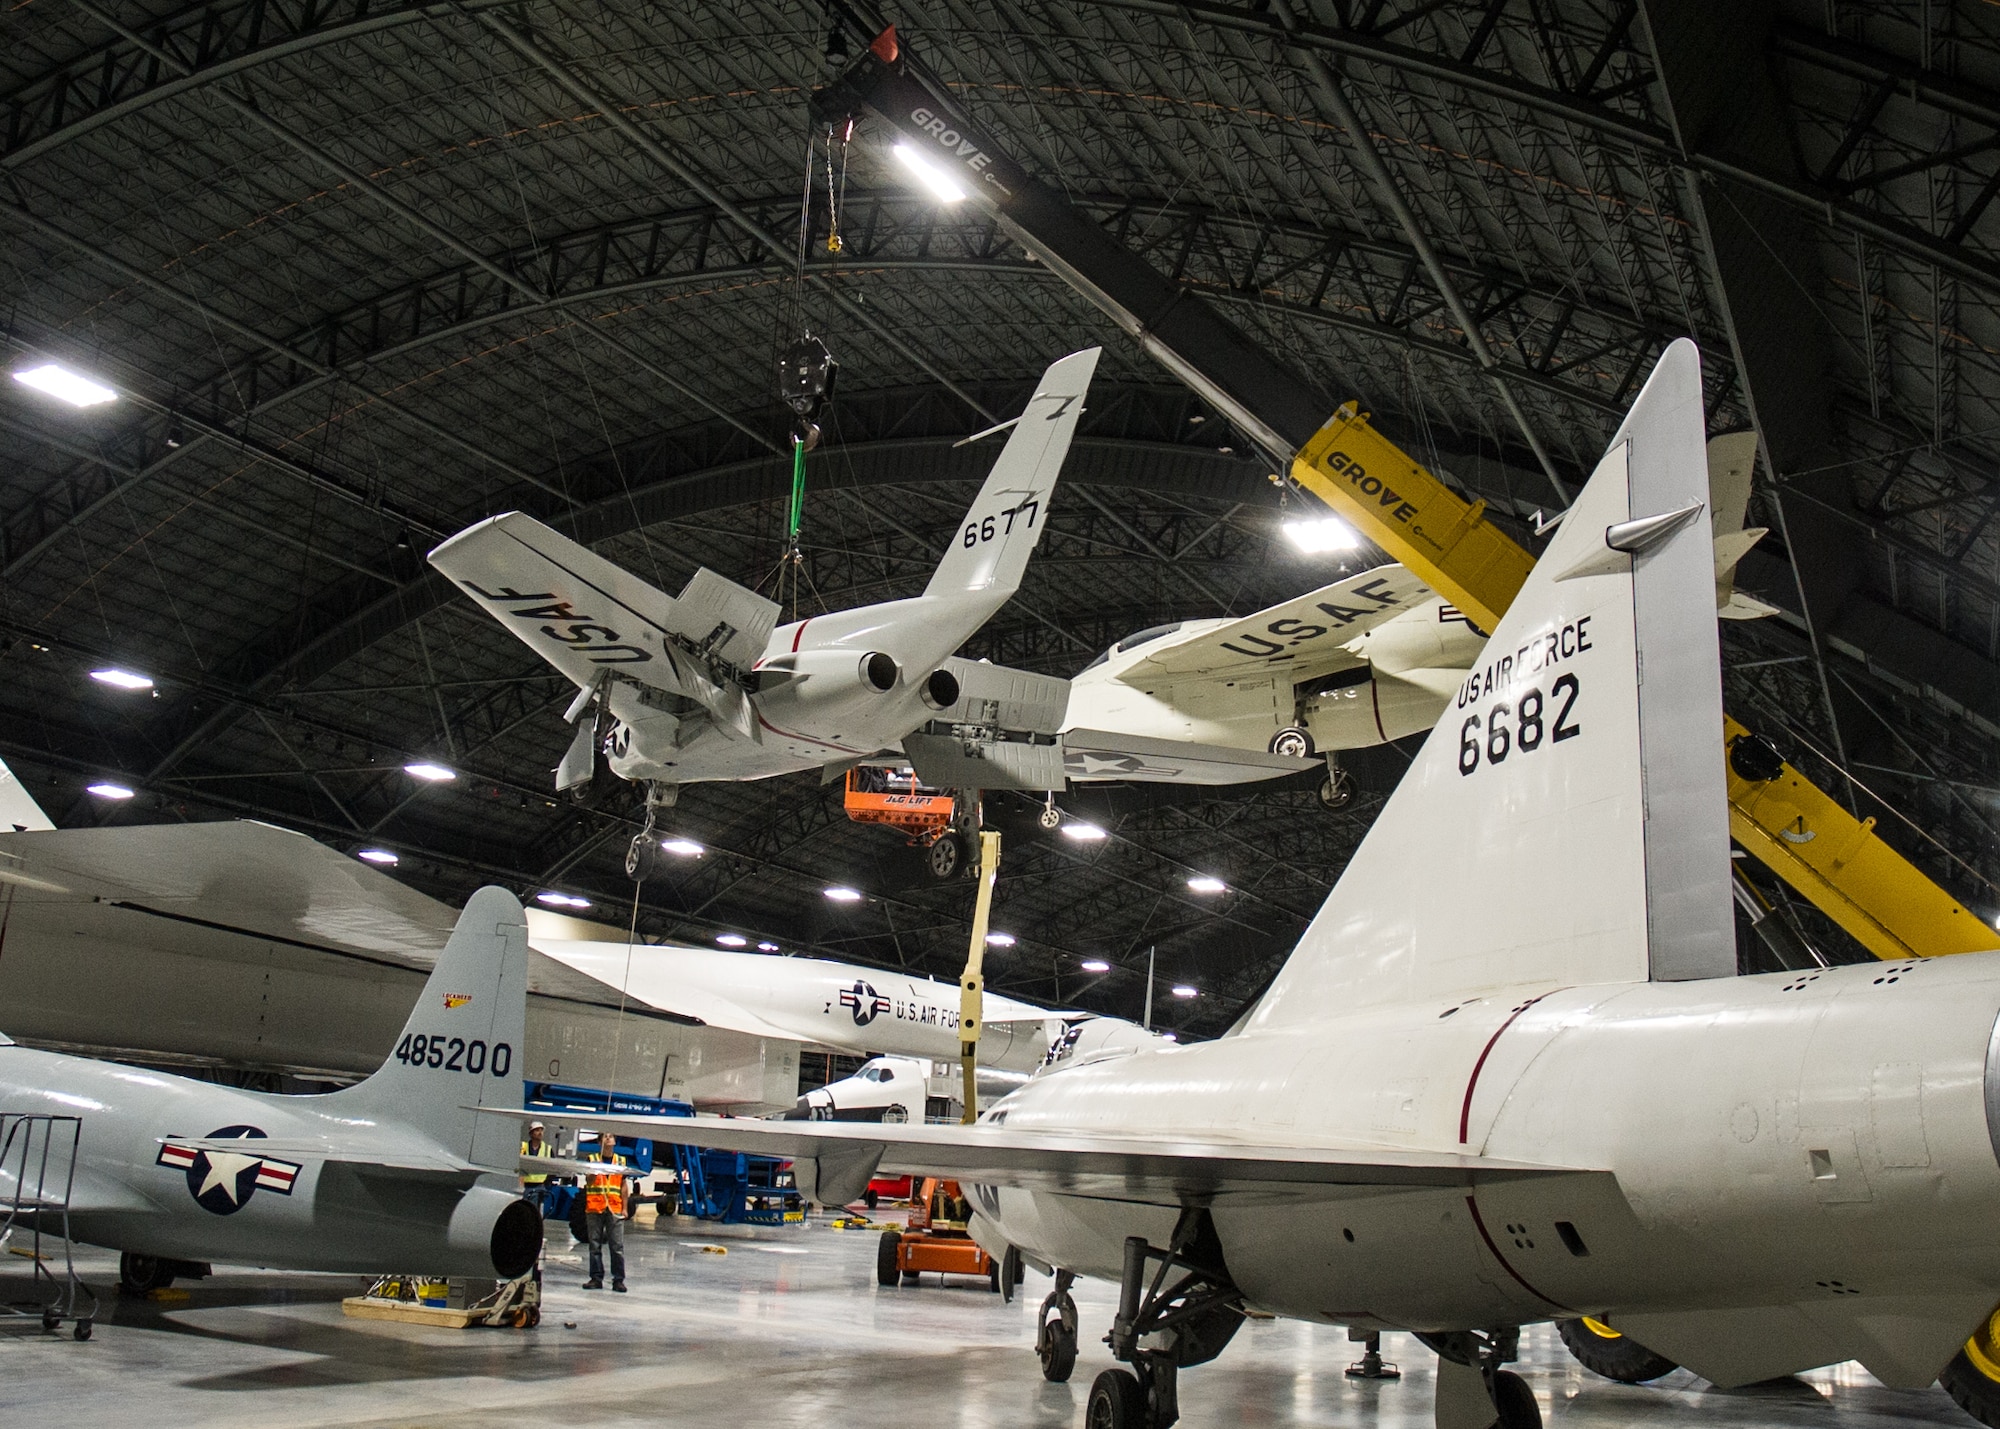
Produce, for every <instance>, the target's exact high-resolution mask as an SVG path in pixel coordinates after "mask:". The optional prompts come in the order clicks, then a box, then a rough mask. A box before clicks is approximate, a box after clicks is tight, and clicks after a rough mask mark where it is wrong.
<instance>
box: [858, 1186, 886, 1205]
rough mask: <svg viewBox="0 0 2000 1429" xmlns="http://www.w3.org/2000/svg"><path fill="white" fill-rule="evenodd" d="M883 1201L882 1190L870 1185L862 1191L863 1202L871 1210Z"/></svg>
mask: <svg viewBox="0 0 2000 1429" xmlns="http://www.w3.org/2000/svg"><path fill="white" fill-rule="evenodd" d="M881 1203H882V1194H881V1192H879V1191H877V1190H876V1189H875V1188H874V1187H873V1186H870V1187H869V1188H868V1189H867V1190H865V1191H863V1192H862V1193H861V1204H862V1205H864V1206H866V1207H867V1208H868V1209H869V1210H871V1211H872V1210H874V1209H875V1208H876V1207H877V1206H879V1205H880V1204H881Z"/></svg>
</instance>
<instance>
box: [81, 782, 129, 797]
mask: <svg viewBox="0 0 2000 1429" xmlns="http://www.w3.org/2000/svg"><path fill="white" fill-rule="evenodd" d="M85 792H86V793H91V794H95V795H96V796H97V797H98V798H100V799H129V798H131V797H132V791H131V790H130V789H127V788H126V787H125V786H124V785H123V784H113V783H112V782H111V781H110V780H108V779H107V780H103V781H101V782H99V783H96V784H92V785H91V786H89V788H88V789H87V790H86V791H85Z"/></svg>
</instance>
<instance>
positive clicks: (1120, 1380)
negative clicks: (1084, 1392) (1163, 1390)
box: [1083, 1369, 1148, 1429]
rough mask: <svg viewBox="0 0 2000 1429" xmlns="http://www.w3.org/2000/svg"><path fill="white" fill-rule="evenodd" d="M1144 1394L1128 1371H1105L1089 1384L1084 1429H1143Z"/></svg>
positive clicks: (1144, 1422)
mask: <svg viewBox="0 0 2000 1429" xmlns="http://www.w3.org/2000/svg"><path fill="white" fill-rule="evenodd" d="M1147 1417H1148V1416H1147V1414H1146V1391H1145V1390H1144V1389H1143V1388H1141V1387H1140V1384H1139V1376H1138V1375H1136V1374H1134V1373H1132V1371H1131V1370H1129V1369H1108V1370H1106V1371H1104V1373H1102V1374H1100V1375H1099V1376H1098V1377H1097V1378H1096V1379H1094V1380H1092V1381H1091V1385H1090V1398H1089V1399H1088V1400H1087V1401H1085V1403H1084V1407H1083V1425H1084V1429H1147V1424H1146V1419H1147Z"/></svg>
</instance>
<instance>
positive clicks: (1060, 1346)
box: [1008, 1247, 1077, 1384]
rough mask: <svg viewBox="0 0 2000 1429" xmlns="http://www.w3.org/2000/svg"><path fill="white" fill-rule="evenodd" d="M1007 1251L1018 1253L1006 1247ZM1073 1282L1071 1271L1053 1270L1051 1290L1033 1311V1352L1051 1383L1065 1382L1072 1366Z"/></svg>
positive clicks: (1073, 1337)
mask: <svg viewBox="0 0 2000 1429" xmlns="http://www.w3.org/2000/svg"><path fill="white" fill-rule="evenodd" d="M1008 1253H1009V1254H1012V1255H1018V1254H1019V1253H1020V1252H1018V1251H1015V1250H1013V1249H1012V1248H1011V1247H1010V1248H1009V1252H1008ZM1075 1283H1076V1274H1075V1272H1073V1271H1068V1270H1057V1271H1056V1285H1055V1289H1053V1290H1051V1291H1050V1292H1049V1293H1048V1298H1047V1299H1045V1300H1043V1301H1042V1308H1041V1309H1039V1310H1037V1311H1036V1312H1035V1355H1036V1357H1037V1358H1038V1359H1040V1360H1041V1362H1042V1378H1043V1379H1045V1380H1047V1381H1049V1383H1051V1384H1066V1383H1068V1382H1069V1377H1070V1372H1071V1371H1072V1370H1074V1369H1075V1368H1076V1325H1077V1316H1076V1301H1074V1300H1072V1299H1071V1298H1070V1294H1069V1288H1070V1286H1072V1285H1074V1284H1075Z"/></svg>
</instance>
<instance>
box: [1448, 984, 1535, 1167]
mask: <svg viewBox="0 0 2000 1429" xmlns="http://www.w3.org/2000/svg"><path fill="white" fill-rule="evenodd" d="M1556 991H1560V989H1557V988H1551V989H1550V990H1549V992H1545V993H1542V994H1540V995H1539V996H1536V997H1531V998H1529V999H1528V1000H1527V1001H1526V1002H1524V1003H1522V1004H1521V1005H1520V1006H1519V1007H1517V1008H1515V1009H1514V1010H1513V1011H1512V1012H1510V1013H1508V1014H1507V1020H1506V1021H1505V1022H1503V1023H1501V1024H1500V1025H1499V1026H1498V1027H1496V1028H1494V1029H1493V1035H1492V1036H1491V1037H1488V1038H1487V1039H1486V1045H1485V1046H1484V1047H1483V1048H1481V1049H1480V1052H1479V1060H1478V1061H1477V1062H1474V1063H1473V1064H1472V1075H1471V1076H1470V1077H1467V1078H1466V1079H1465V1101H1464V1103H1463V1104H1462V1105H1461V1106H1460V1107H1459V1109H1458V1144H1459V1145H1460V1146H1463V1145H1465V1136H1466V1130H1467V1128H1468V1127H1469V1126H1470V1125H1471V1122H1472V1094H1473V1092H1474V1091H1475V1090H1477V1089H1478V1086H1479V1074H1480V1073H1481V1072H1483V1071H1485V1070H1486V1059H1487V1058H1488V1057H1490V1056H1492V1055H1493V1047H1494V1044H1495V1043H1497V1042H1498V1041H1499V1040H1500V1034H1501V1033H1503V1032H1505V1031H1506V1030H1507V1029H1508V1028H1509V1027H1512V1026H1513V1025H1514V1019H1515V1018H1517V1017H1519V1016H1520V1015H1521V1014H1522V1013H1524V1012H1526V1011H1527V1010H1528V1009H1529V1008H1531V1007H1533V1006H1534V1005H1535V1004H1536V1003H1538V1002H1540V1001H1541V1000H1542V998H1544V997H1547V996H1549V995H1550V992H1556Z"/></svg>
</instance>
